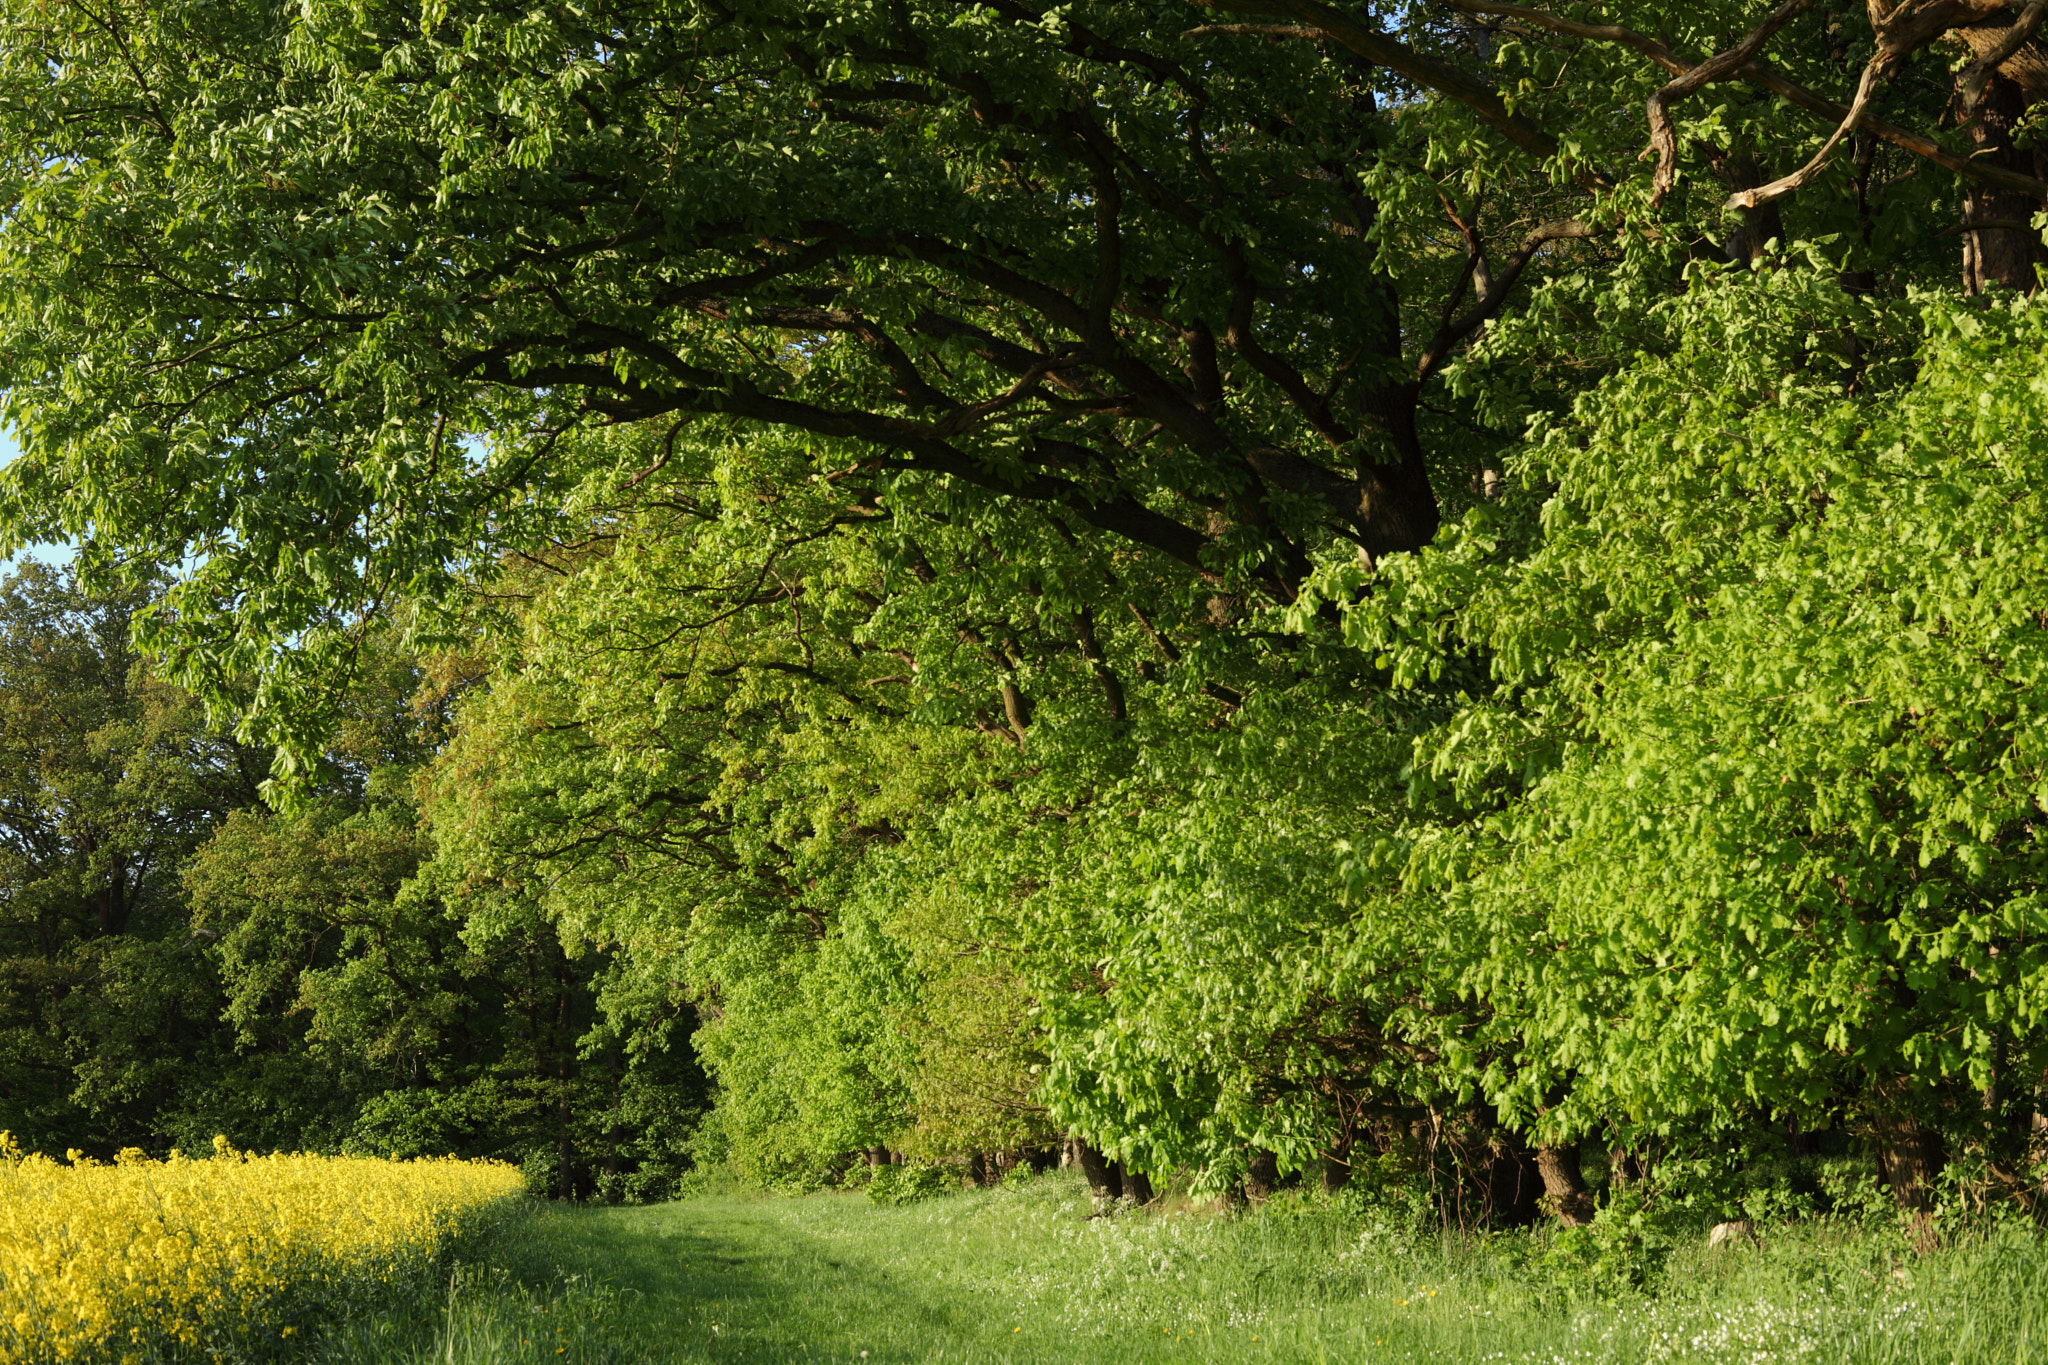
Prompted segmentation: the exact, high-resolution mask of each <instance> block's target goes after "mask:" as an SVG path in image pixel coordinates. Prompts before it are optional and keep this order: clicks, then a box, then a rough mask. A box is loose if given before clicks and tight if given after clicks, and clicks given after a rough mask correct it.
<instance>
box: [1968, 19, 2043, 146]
mask: <svg viewBox="0 0 2048 1365" xmlns="http://www.w3.org/2000/svg"><path fill="white" fill-rule="evenodd" d="M2044 17H2048V0H2032V3H2031V4H2029V5H2028V6H2027V7H2026V9H2025V10H2024V11H2022V12H2021V14H2020V17H2019V21H2018V22H2017V23H2015V24H2014V25H2013V26H2012V27H2011V28H2009V29H2007V30H2006V31H2005V35H2004V36H2003V37H2001V38H2000V39H1999V40H1998V41H1997V42H1995V43H1993V44H1992V45H1991V47H1990V48H1989V49H1988V50H1987V51H1986V52H1985V53H1984V54H1983V55H1982V56H1980V57H1979V58H1977V60H1976V61H1974V62H1971V63H1970V64H1969V66H1968V67H1966V68H1964V70H1963V76H1962V81H1961V85H1962V88H1963V117H1964V118H1966V119H1967V118H1969V117H1971V116H1972V115H1973V114H1975V113H1976V112H1977V101H1979V100H1981V99H1983V98H1984V87H1985V86H1986V85H1989V84H1990V83H1991V73H1992V72H1994V71H1996V70H1998V68H1999V67H2001V66H2004V65H2005V64H2006V63H2007V62H2008V61H2010V60H2012V58H2013V57H2015V56H2016V55H2018V53H2019V50H2020V49H2021V48H2023V47H2025V46H2026V45H2027V43H2028V41H2029V40H2030V39H2031V38H2033V36H2034V30H2035V29H2037V28H2039V27H2041V20H2042V19H2043V18H2044Z"/></svg>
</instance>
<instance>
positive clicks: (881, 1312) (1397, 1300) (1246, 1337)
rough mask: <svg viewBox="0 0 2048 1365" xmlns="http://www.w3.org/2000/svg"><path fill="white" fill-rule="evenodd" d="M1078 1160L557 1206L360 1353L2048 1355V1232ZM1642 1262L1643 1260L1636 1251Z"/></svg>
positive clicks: (1548, 1357)
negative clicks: (1442, 1201)
mask: <svg viewBox="0 0 2048 1365" xmlns="http://www.w3.org/2000/svg"><path fill="white" fill-rule="evenodd" d="M1095 1213H1096V1210H1095V1208H1094V1206H1093V1204H1092V1203H1091V1201H1090V1200H1089V1199H1088V1197H1087V1193H1086V1190H1085V1189H1084V1188H1082V1187H1081V1186H1080V1185H1078V1184H1077V1183H1075V1182H1073V1181H1070V1180H1068V1179H1065V1178H1062V1177H1048V1178H1045V1179H1043V1180H1040V1181H1038V1182H1035V1183H1033V1184H1032V1185H1030V1186H1028V1187H1025V1188H1018V1189H1010V1188H1006V1189H1000V1190H982V1191H971V1192H964V1193H960V1194H954V1195H948V1196H945V1197H942V1198H938V1199H933V1200H928V1201H925V1202H922V1203H917V1204H911V1205H907V1206H904V1207H899V1208H885V1207H878V1206H876V1205H875V1204H874V1203H872V1202H870V1201H868V1200H865V1199H862V1198H859V1197H853V1196H847V1195H843V1194H824V1195H813V1196H808V1197H804V1198H782V1199H771V1198H751V1197H745V1196H741V1195H734V1194H726V1195H719V1196H708V1197H702V1198H697V1199H692V1200H688V1201H684V1202H681V1203H676V1204H669V1205H662V1206H657V1207H651V1208H633V1209H569V1208H552V1209H549V1208H542V1209H537V1210H536V1211H534V1212H533V1213H532V1214H531V1215H530V1216H529V1217H528V1218H527V1219H526V1220H525V1221H524V1222H523V1223H522V1224H521V1225H520V1226H519V1227H518V1228H517V1229H516V1230H515V1232H514V1234H513V1235H512V1236H511V1237H509V1238H508V1239H507V1240H506V1241H505V1242H504V1243H502V1244H501V1246H500V1248H499V1252H500V1254H499V1263H498V1265H497V1267H496V1268H495V1269H494V1270H492V1271H488V1272H470V1273H469V1274H468V1275H466V1276H463V1277H457V1278H456V1279H455V1280H454V1281H453V1282H452V1283H451V1287H450V1293H449V1294H448V1295H447V1298H446V1302H444V1303H439V1304H435V1305H431V1306H430V1307H431V1311H427V1310H426V1308H423V1310H422V1312H421V1313H419V1314H416V1315H415V1316H414V1317H413V1318H412V1319H409V1320H406V1321H400V1320H398V1319H397V1318H386V1319H383V1320H375V1321H369V1320H366V1321H363V1322H358V1323H355V1324H352V1325H351V1327H350V1328H349V1330H348V1332H347V1333H345V1334H343V1335H341V1336H338V1337H337V1338H335V1339H333V1340H332V1341H330V1342H329V1343H328V1344H327V1346H326V1348H325V1350H326V1357H327V1359H328V1360H329V1361H331V1362H333V1365H372V1362H376V1363H377V1365H383V1363H384V1362H397V1361H405V1362H419V1363H420V1365H425V1362H428V1361H438V1362H443V1365H467V1363H468V1362H483V1361H534V1362H546V1361H560V1362H564V1365H581V1362H585V1361H592V1362H595V1361H607V1362H609V1361H706V1362H710V1361H718V1362H771V1361H773V1362H781V1361H821V1362H822V1361H846V1362H860V1361H867V1362H870V1365H875V1363H877V1362H885V1361H958V1362H998V1361H1000V1362H1017V1365H1026V1363H1027V1362H1029V1363H1037V1362H1045V1363H1047V1365H1050V1363H1051V1362H1061V1363H1062V1365H1124V1363H1125V1362H1152V1361H1162V1362H1163V1361H1216V1362H1238V1361H1247V1362H1249V1361H1288V1362H1292V1361H1316V1362H1321V1361H1346V1362H1349V1361H1380V1360H1386V1361H1401V1360H1414V1361H1422V1360H1428V1361H1488V1362H1493V1361H1499V1362H1543V1363H1545V1365H1549V1363H1550V1362H1581V1361H1584V1362H1595V1361H1615V1362H1620V1361H1629V1362H1641V1361H1657V1362H1661V1361H1674V1362H1675V1361H1700V1362H1744V1365H1748V1363H1749V1362H1776V1361H1801V1362H1806V1361H1811V1362H1873V1363H1876V1362H1887V1363H1888V1362H1909V1361H1910V1362H1941V1363H1942V1365H1948V1363H1949V1362H1955V1363H1956V1365H1965V1363H1966V1362H2034V1361H2039V1360H2043V1359H2048V1245H2044V1243H2043V1242H2042V1241H2041V1240H2040V1238H2039V1237H2038V1235H2037V1234H2035V1233H2034V1232H2033V1231H2032V1230H2030V1229H2024V1228H2019V1227H2012V1226H2003V1227H1999V1226H1987V1227H1984V1228H1981V1229H1978V1230H1976V1231H1973V1232H1966V1233H1964V1234H1962V1235H1960V1236H1958V1237H1957V1238H1956V1239H1954V1241H1953V1242H1952V1244H1951V1245H1949V1246H1947V1247H1946V1248H1944V1249H1942V1250H1940V1251H1938V1252H1935V1253H1933V1254H1931V1255H1928V1256H1924V1257H1922V1256H1918V1255H1915V1254H1913V1253H1912V1252H1911V1251H1909V1250H1908V1249H1907V1246H1906V1244H1905V1241H1904V1239H1903V1238H1901V1237H1899V1236H1897V1235H1895V1234H1893V1233H1890V1232H1886V1231H1883V1230H1869V1229H1859V1228H1851V1227H1847V1226H1842V1225H1830V1224H1826V1223H1814V1224H1807V1225H1800V1226H1788V1227H1785V1228H1781V1229H1777V1230H1774V1231H1769V1232H1767V1234H1766V1235H1765V1236H1764V1238H1763V1239H1762V1240H1761V1241H1760V1242H1759V1243H1758V1244H1756V1245H1754V1246H1744V1247H1739V1248H1734V1249H1727V1248H1723V1249H1719V1250H1715V1251H1711V1252H1710V1251H1708V1250H1707V1249H1706V1248H1705V1247H1704V1245H1703V1244H1702V1241H1703V1239H1700V1238H1697V1237H1693V1236H1691V1235H1687V1236H1686V1237H1684V1238H1683V1239H1682V1240H1680V1241H1679V1242H1677V1243H1676V1244H1674V1245H1670V1246H1664V1247H1659V1246H1655V1245H1652V1244H1651V1243H1650V1242H1647V1241H1642V1240H1640V1239H1638V1240H1637V1241H1635V1242H1630V1243H1628V1244H1626V1245H1623V1246H1622V1247H1620V1249H1619V1251H1617V1250H1616V1248H1615V1247H1613V1246H1606V1247H1603V1246H1599V1245H1595V1244H1592V1243H1589V1242H1587V1241H1586V1240H1585V1239H1584V1238H1578V1239H1574V1238H1572V1237H1559V1236H1556V1235H1554V1234H1549V1233H1536V1234H1530V1233H1514V1234H1502V1235H1497V1236H1493V1237H1487V1238H1481V1239H1440V1238H1416V1237H1412V1236H1403V1235H1399V1234H1395V1233H1392V1232H1390V1231H1388V1230H1385V1229H1379V1230H1369V1229H1361V1227H1360V1226H1359V1224H1358V1221H1357V1220H1356V1219H1355V1218H1352V1219H1347V1218H1345V1217H1342V1216H1340V1215H1339V1214H1338V1213H1336V1212H1335V1211H1333V1210H1330V1209H1327V1208H1323V1207H1318V1206H1315V1205H1312V1204H1307V1203H1290V1202H1288V1201H1276V1203H1275V1204H1274V1205H1273V1206H1271V1207H1269V1208H1268V1209H1267V1210H1265V1211H1264V1212H1262V1213H1260V1214H1256V1215H1252V1216H1247V1217H1240V1218H1223V1217H1218V1216H1216V1215H1214V1214H1213V1213H1210V1212H1207V1211H1202V1210H1195V1209H1190V1208H1186V1207H1182V1208H1177V1209H1171V1208H1170V1209H1166V1210H1161V1211H1157V1212H1154V1211H1133V1210H1124V1211H1120V1212H1117V1213H1115V1214H1113V1215H1111V1216H1108V1217H1096V1216H1092V1215H1094V1214H1095ZM1630 1257H1634V1258H1635V1259H1634V1260H1631V1259H1630Z"/></svg>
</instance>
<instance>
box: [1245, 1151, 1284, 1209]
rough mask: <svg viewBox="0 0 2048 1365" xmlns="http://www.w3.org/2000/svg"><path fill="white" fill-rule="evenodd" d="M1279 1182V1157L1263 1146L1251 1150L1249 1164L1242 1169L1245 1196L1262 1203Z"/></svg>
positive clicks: (1254, 1201) (1270, 1195)
mask: <svg viewBox="0 0 2048 1365" xmlns="http://www.w3.org/2000/svg"><path fill="white" fill-rule="evenodd" d="M1279 1184H1280V1158H1279V1157H1277V1156H1275V1155H1274V1154H1273V1153H1271V1152H1269V1151H1267V1150H1266V1149H1265V1148H1263V1147H1259V1148H1255V1149H1254V1150H1253V1151H1252V1159H1251V1164H1249V1165H1248V1166H1246V1167H1245V1171H1244V1194H1245V1198H1247V1199H1249V1200H1251V1201H1252V1202H1253V1203H1254V1204H1262V1203H1264V1202H1265V1201H1266V1200H1267V1199H1270V1198H1271V1197H1272V1195H1273V1191H1274V1189H1275V1188H1276V1187H1277V1186H1278V1185H1279Z"/></svg>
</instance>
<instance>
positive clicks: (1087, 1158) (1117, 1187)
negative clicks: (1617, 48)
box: [1074, 1138, 1124, 1199]
mask: <svg viewBox="0 0 2048 1365" xmlns="http://www.w3.org/2000/svg"><path fill="white" fill-rule="evenodd" d="M1074 1147H1075V1153H1074V1154H1075V1155H1076V1156H1077V1157H1079V1158H1080V1161H1081V1173H1082V1174H1083V1175H1085V1176H1087V1177H1088V1188H1089V1189H1090V1190H1093V1191H1094V1192H1095V1197H1096V1198H1097V1199H1116V1198H1119V1197H1121V1196H1122V1194H1123V1192H1124V1190H1123V1181H1122V1180H1121V1179H1119V1178H1118V1176H1117V1170H1116V1166H1115V1164H1114V1163H1113V1162H1111V1161H1110V1160H1109V1159H1108V1158H1106V1157H1104V1156H1103V1155H1102V1152H1101V1150H1100V1149H1099V1148H1097V1147H1096V1145H1095V1144H1094V1143H1092V1142H1090V1141H1088V1139H1086V1138H1076V1139H1074Z"/></svg>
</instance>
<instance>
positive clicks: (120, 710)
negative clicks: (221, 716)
mask: <svg viewBox="0 0 2048 1365" xmlns="http://www.w3.org/2000/svg"><path fill="white" fill-rule="evenodd" d="M138 605H139V599H137V598H135V597H115V598H111V599H110V598H96V597H93V596H91V595H88V594H87V593H85V592H84V591H82V590H81V588H80V587H79V585H78V583H77V581H76V579H75V578H74V577H73V576H72V575H71V574H70V573H69V572H68V571H63V570H58V569H53V568H50V567H49V566H47V565H43V564H39V563H35V562H33V561H31V562H29V563H25V564H23V565H22V566H21V567H20V568H19V569H17V570H16V571H15V572H14V573H13V574H12V575H11V576H9V578H8V579H7V581H6V582H5V584H4V585H0V1038H4V1039H5V1043H4V1055H5V1062H4V1064H0V1111H4V1112H0V1127H5V1128H7V1129H9V1130H11V1131H12V1132H14V1133H15V1134H16V1135H17V1137H18V1138H19V1139H20V1140H21V1141H22V1142H23V1143H24V1144H35V1145H42V1146H45V1147H48V1148H54V1149H55V1150H58V1151H62V1150H63V1149H64V1148H66V1147H70V1146H75V1147H81V1148H86V1149H88V1150H106V1149H111V1148H118V1147H121V1146H127V1145H134V1144H147V1145H149V1146H163V1145H168V1143H170V1142H172V1141H186V1142H187V1143H188V1144H189V1143H190V1141H191V1139H192V1138H193V1136H194V1134H193V1131H192V1130H193V1129H194V1128H196V1127H198V1126H200V1125H203V1124H204V1123H205V1122H206V1121H207V1117H206V1114H205V1111H206V1110H207V1108H208V1107H209V1105H210V1103H211V1102H212V1101H213V1100H214V1099H215V1096H214V1095H213V1094H212V1093H211V1090H212V1088H213V1087H214V1086H215V1085H216V1084H217V1083H218V1082H219V1080H220V1078H221V1073H222V1070H223V1068H224V1060H223V1057H222V1055H221V1054H222V1039H221V1036H220V1033H221V1030H220V1028H219V1024H218V1021H217V1018H216V1016H217V1013H218V1010H219V1007H220V1000H219V989H218V984H217V982H216V980H215V978H214V975H213V973H212V971H211V969H210V964H209V963H208V961H207V958H206V953H205V949H206V946H207V945H206V942H205V940H204V938H203V937H201V936H199V935H195V934H194V933H192V932H191V931H190V927H189V925H188V923H187V921H186V918H185V915H184V903H183V897H182V895H181V894H180V888H179V885H178V874H179V870H180V868H181V866H182V864H183V861H184V859H185V858H186V857H187V856H188V855H189V854H190V853H191V852H192V850H193V849H194V848H196V847H197V846H198V845H199V844H200V843H201V842H202V841H204V840H205V839H206V838H207V837H208V835H209V834H210V833H211V831H212V830H213V828H214V827H215V826H216V825H217V823H218V822H219V821H220V820H221V819H222V818H223V817H225V816H226V815H227V814H228V813H229V812H230V811H231V810H233V809H235V808H237V807H239V806H242V805H246V804H247V803H249V802H251V801H253V800H255V799H256V783H257V782H258V781H259V780H260V779H261V777H262V775H263V774H264V772H265V771H266V770H267V768H268V766H269V765H268V760H267V756H265V755H263V754H261V753H260V752H254V751H251V750H249V749H247V748H245V747H243V746H240V745H237V744H234V743H232V742H231V741H228V740H225V739H223V738H221V737H220V736H218V735H216V734H214V733H212V732H211V731H210V730H209V729H208V728H207V727H206V725H205V720H204V716H203V714H202V712H201V709H200V707H199V705H198V703H197V702H196V701H195V700H194V699H193V698H192V697H190V696H188V695H187V694H185V693H183V692H181V691H180V690H179V689H177V688H175V687H172V686H170V685H168V684H166V683H163V682H161V681H158V680H157V679H155V678H154V677H152V676H151V674H150V671H149V669H148V668H147V667H146V666H145V665H144V664H143V662H142V660H141V659H140V658H139V657H138V656H137V655H136V653H135V652H134V650H133V649H132V648H131V647H130V646H129V644H128V623H129V617H130V614H131V613H132V612H133V611H134V610H135V608H136V607H137V606H138ZM210 1135H211V1134H210V1133H208V1134H207V1135H206V1136H208V1137H210Z"/></svg>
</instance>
